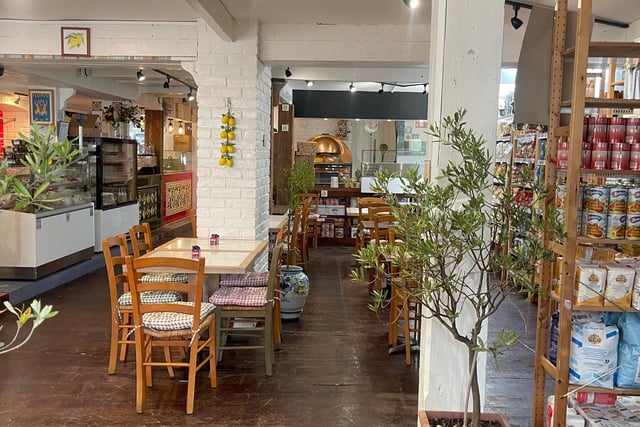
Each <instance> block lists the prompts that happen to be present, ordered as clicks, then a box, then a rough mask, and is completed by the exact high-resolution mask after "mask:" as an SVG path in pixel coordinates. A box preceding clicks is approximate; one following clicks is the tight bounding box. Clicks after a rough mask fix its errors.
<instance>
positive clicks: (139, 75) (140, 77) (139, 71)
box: [136, 70, 146, 82]
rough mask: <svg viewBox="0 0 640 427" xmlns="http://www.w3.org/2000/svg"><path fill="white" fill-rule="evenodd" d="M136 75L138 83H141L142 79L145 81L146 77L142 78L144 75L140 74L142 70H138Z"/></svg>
mask: <svg viewBox="0 0 640 427" xmlns="http://www.w3.org/2000/svg"><path fill="white" fill-rule="evenodd" d="M136 75H137V76H138V81H139V82H141V81H143V80H144V79H146V77H145V76H144V73H143V72H142V70H138V72H137V73H136Z"/></svg>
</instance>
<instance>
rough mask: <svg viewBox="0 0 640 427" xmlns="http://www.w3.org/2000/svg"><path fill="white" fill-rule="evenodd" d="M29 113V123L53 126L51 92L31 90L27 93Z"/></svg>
mask: <svg viewBox="0 0 640 427" xmlns="http://www.w3.org/2000/svg"><path fill="white" fill-rule="evenodd" d="M29 112H30V116H29V117H30V118H31V123H37V124H42V125H52V124H53V119H54V117H53V91H52V90H44V89H33V90H30V91H29Z"/></svg>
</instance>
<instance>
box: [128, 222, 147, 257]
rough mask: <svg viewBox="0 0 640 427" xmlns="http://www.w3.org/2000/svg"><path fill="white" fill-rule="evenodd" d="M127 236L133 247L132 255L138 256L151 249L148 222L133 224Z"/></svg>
mask: <svg viewBox="0 0 640 427" xmlns="http://www.w3.org/2000/svg"><path fill="white" fill-rule="evenodd" d="M129 238H130V239H131V247H132V248H133V256H134V257H136V258H137V257H139V256H140V255H144V254H146V253H147V252H150V251H152V250H153V243H152V238H151V226H150V225H149V223H148V222H143V223H142V224H135V225H133V226H131V227H130V228H129Z"/></svg>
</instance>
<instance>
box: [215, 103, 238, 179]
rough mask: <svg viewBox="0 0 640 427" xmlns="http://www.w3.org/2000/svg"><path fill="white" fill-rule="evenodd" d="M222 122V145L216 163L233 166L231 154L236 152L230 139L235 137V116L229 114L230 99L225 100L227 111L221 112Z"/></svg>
mask: <svg viewBox="0 0 640 427" xmlns="http://www.w3.org/2000/svg"><path fill="white" fill-rule="evenodd" d="M220 121H221V122H222V126H220V128H221V129H222V131H221V132H220V138H222V139H223V141H222V145H221V146H220V160H219V161H218V164H219V165H220V166H228V167H233V156H232V155H231V154H233V153H235V152H236V149H235V147H234V145H235V144H233V143H232V142H231V141H233V140H235V139H236V133H235V130H236V118H235V117H233V114H231V101H227V112H226V113H224V114H222V118H221V119H220Z"/></svg>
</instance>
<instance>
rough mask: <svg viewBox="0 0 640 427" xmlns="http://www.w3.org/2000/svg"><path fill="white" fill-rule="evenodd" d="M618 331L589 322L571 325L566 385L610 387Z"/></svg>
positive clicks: (615, 363)
mask: <svg viewBox="0 0 640 427" xmlns="http://www.w3.org/2000/svg"><path fill="white" fill-rule="evenodd" d="M618 337H619V334H618V328H617V327H616V326H613V325H605V324H604V323H596V322H589V323H585V324H573V325H572V326H571V348H570V359H569V383H571V384H579V385H584V384H589V385H591V386H593V387H602V388H613V373H614V370H615V368H616V366H617V365H618Z"/></svg>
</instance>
